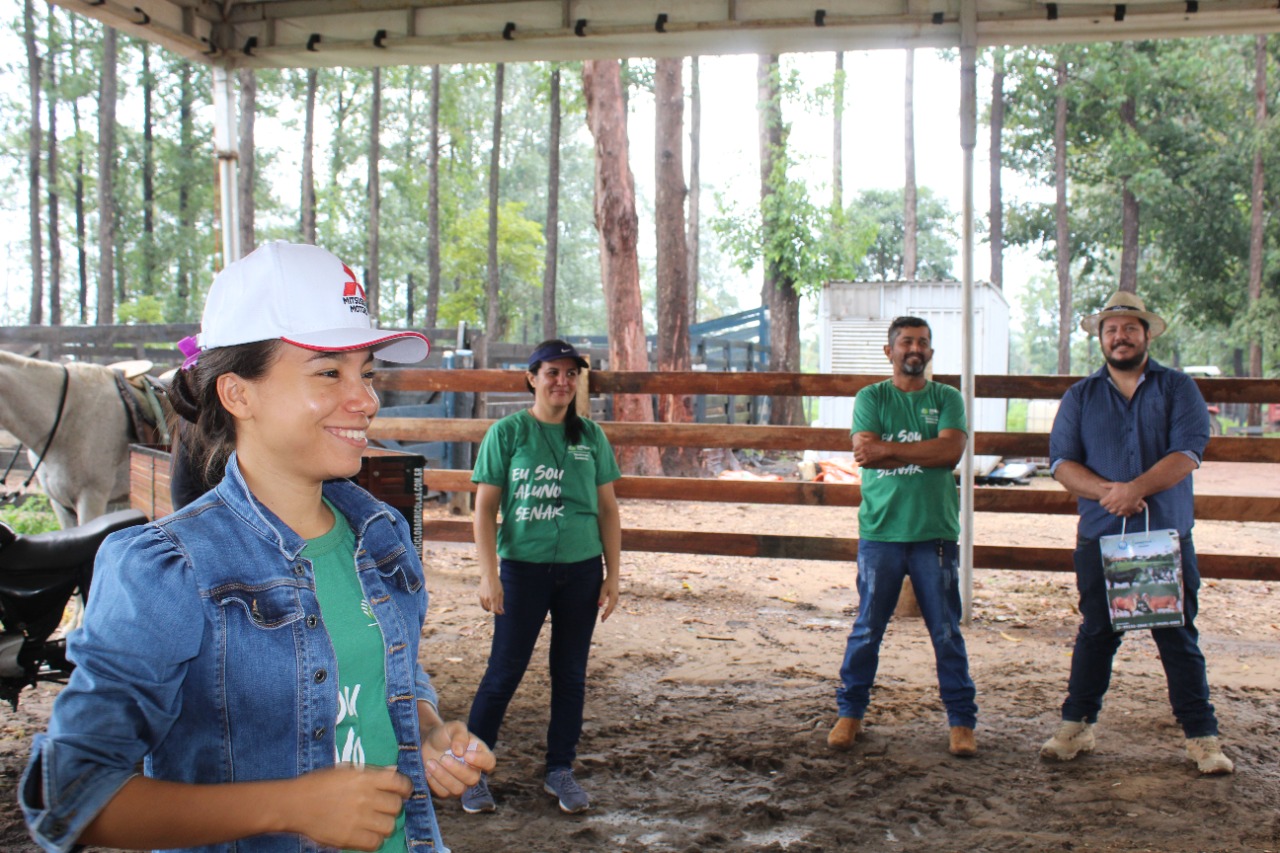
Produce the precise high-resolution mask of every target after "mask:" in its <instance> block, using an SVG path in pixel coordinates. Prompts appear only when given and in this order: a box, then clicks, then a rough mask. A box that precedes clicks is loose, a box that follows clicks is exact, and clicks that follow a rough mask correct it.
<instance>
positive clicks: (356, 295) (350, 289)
mask: <svg viewBox="0 0 1280 853" xmlns="http://www.w3.org/2000/svg"><path fill="white" fill-rule="evenodd" d="M342 270H343V272H345V273H346V274H347V279H348V280H347V282H346V283H345V284H344V285H343V288H342V301H343V302H344V303H346V306H347V308H348V310H350V311H351V313H352V314H364V315H366V316H367V315H368V313H369V303H368V301H366V299H365V295H364V288H363V287H361V286H360V282H359V281H358V280H357V279H356V274H355V273H354V272H352V271H351V267H349V266H347V265H346V264H343V265H342Z"/></svg>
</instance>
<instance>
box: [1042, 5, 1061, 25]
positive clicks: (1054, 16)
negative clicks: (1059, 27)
mask: <svg viewBox="0 0 1280 853" xmlns="http://www.w3.org/2000/svg"><path fill="white" fill-rule="evenodd" d="M1045 13H1046V14H1047V15H1048V17H1049V20H1051V21H1056V20H1058V4H1057V3H1047V4H1045Z"/></svg>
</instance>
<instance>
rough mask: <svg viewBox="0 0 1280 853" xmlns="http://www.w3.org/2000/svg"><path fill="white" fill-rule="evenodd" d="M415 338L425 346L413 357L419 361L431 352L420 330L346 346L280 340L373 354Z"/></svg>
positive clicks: (312, 347) (313, 347)
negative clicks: (364, 351) (416, 357)
mask: <svg viewBox="0 0 1280 853" xmlns="http://www.w3.org/2000/svg"><path fill="white" fill-rule="evenodd" d="M415 338H416V339H417V340H420V341H422V344H423V346H424V347H426V352H424V353H423V354H422V356H421V357H420V358H418V359H414V360H415V361H421V360H422V359H424V358H426V357H427V356H428V355H430V353H431V341H430V339H428V338H427V336H426V335H424V334H422V333H421V332H396V333H395V334H393V335H385V336H383V337H381V338H374V339H373V340H371V341H363V342H361V343H357V344H348V345H347V346H333V345H330V344H313V343H303V342H302V341H295V340H293V339H291V338H284V337H282V338H280V340H282V341H284V342H285V343H286V344H293V345H294V346H295V347H302V348H303V349H306V350H311V351H312V352H355V351H356V350H362V349H372V350H374V354H375V355H376V354H377V350H379V349H381V348H384V347H388V346H391V345H394V344H396V343H397V342H400V341H405V342H408V341H411V340H413V339H415Z"/></svg>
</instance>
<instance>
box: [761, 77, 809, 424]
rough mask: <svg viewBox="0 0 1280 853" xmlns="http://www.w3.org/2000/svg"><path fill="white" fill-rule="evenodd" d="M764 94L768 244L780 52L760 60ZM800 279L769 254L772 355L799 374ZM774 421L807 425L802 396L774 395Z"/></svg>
mask: <svg viewBox="0 0 1280 853" xmlns="http://www.w3.org/2000/svg"><path fill="white" fill-rule="evenodd" d="M756 84H757V87H758V91H759V95H758V97H757V99H756V103H757V104H759V107H758V111H759V116H758V117H759V128H760V208H761V211H762V212H763V213H762V215H763V227H764V232H765V234H764V244H765V245H766V246H768V245H770V244H772V243H774V242H775V241H774V240H773V239H772V236H771V234H772V231H773V230H774V229H776V228H778V227H779V225H784V226H785V224H783V223H778V222H776V220H775V217H774V216H771V215H770V214H769V213H768V211H770V210H771V209H772V205H771V204H770V203H769V199H770V197H771V196H772V195H774V194H775V193H776V192H777V191H778V189H779V186H780V184H781V183H782V182H784V181H786V179H787V175H786V164H787V157H786V146H787V141H786V133H785V130H784V128H783V124H782V85H781V81H780V80H779V76H778V57H777V56H776V55H773V56H764V55H762V56H760V57H758V62H757V65H756ZM795 284H796V283H795V282H794V281H792V280H791V278H790V277H789V276H787V275H786V274H785V273H784V272H783V270H782V268H781V266H780V265H779V264H778V262H777V259H775V258H772V257H769V255H768V254H767V253H766V256H765V259H764V284H763V286H762V288H761V302H762V303H763V304H764V307H765V308H766V309H767V310H768V312H769V357H770V367H771V368H772V369H773V370H778V371H784V372H788V373H798V372H799V370H800V294H799V292H798V291H797V290H796V287H795ZM769 423H771V424H778V425H802V424H803V423H804V412H803V409H802V407H801V406H800V398H798V397H793V396H776V397H770V398H769Z"/></svg>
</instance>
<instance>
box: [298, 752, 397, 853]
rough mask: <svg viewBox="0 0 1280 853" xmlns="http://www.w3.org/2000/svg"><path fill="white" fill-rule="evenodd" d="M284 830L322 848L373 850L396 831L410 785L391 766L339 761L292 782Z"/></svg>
mask: <svg viewBox="0 0 1280 853" xmlns="http://www.w3.org/2000/svg"><path fill="white" fill-rule="evenodd" d="M291 786H292V787H291V790H290V792H289V801H290V802H289V805H290V808H289V820H288V831H290V832H295V833H297V834H299V835H305V836H306V837H308V838H310V839H311V840H312V841H314V842H316V843H317V844H319V845H320V846H321V847H336V848H338V849H339V850H377V849H378V848H379V847H381V846H382V842H384V841H386V840H387V838H388V837H390V835H391V833H393V832H395V828H396V818H397V817H398V816H399V815H400V812H401V811H402V810H403V809H404V801H405V799H407V798H408V797H409V795H410V794H412V793H413V783H412V782H410V781H409V780H408V778H406V777H405V776H402V775H400V774H399V773H397V772H396V769H395V768H394V767H354V766H352V765H350V764H339V765H338V766H336V767H328V768H325V769H324V770H316V771H313V772H311V773H307V774H304V775H302V776H299V777H298V778H297V779H294V780H291Z"/></svg>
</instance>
